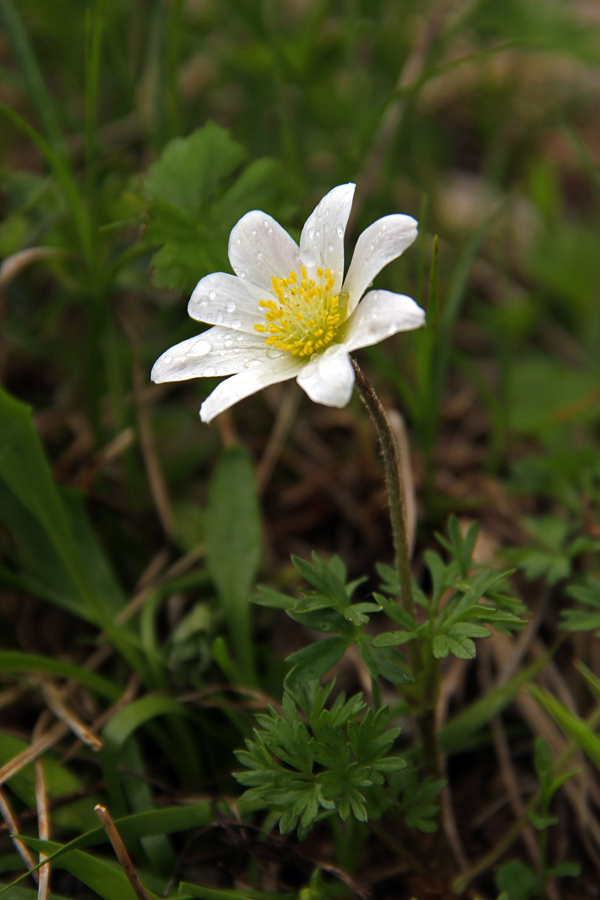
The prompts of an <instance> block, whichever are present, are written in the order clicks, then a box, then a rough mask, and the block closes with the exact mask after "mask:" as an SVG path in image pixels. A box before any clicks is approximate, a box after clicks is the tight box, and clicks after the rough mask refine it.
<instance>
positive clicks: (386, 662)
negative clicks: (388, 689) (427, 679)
mask: <svg viewBox="0 0 600 900" xmlns="http://www.w3.org/2000/svg"><path fill="white" fill-rule="evenodd" d="M358 649H359V652H360V657H361V659H362V661H363V662H364V664H365V665H366V667H367V669H368V670H369V673H370V675H371V677H372V678H375V679H378V678H379V677H380V676H383V678H387V680H388V681H390V682H391V683H392V684H413V683H414V679H413V678H412V676H411V675H409V673H408V672H407V671H406V669H405V668H404V664H405V663H406V659H405V657H404V656H403V655H402V653H400V651H399V650H396V648H395V647H389V646H383V647H378V646H375V645H374V642H373V644H371V643H370V638H369V637H368V635H361V637H360V639H359V642H358Z"/></svg>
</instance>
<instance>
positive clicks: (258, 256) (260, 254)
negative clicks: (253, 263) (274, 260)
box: [256, 250, 262, 259]
mask: <svg viewBox="0 0 600 900" xmlns="http://www.w3.org/2000/svg"><path fill="white" fill-rule="evenodd" d="M256 258H257V259H262V251H261V250H258V251H257V253H256Z"/></svg>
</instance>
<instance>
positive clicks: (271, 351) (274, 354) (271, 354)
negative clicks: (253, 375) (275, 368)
mask: <svg viewBox="0 0 600 900" xmlns="http://www.w3.org/2000/svg"><path fill="white" fill-rule="evenodd" d="M267 356H268V357H269V359H279V357H280V356H283V351H282V350H275V349H273V348H272V347H271V348H269V350H267Z"/></svg>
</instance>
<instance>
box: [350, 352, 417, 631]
mask: <svg viewBox="0 0 600 900" xmlns="http://www.w3.org/2000/svg"><path fill="white" fill-rule="evenodd" d="M352 365H353V366H354V374H355V376H356V386H357V388H358V392H359V394H360V398H361V400H362V402H363V403H364V404H365V406H366V407H367V409H368V411H369V415H370V416H371V418H372V420H373V423H374V425H375V428H376V429H377V435H378V437H379V442H380V444H381V452H382V455H383V464H384V468H385V480H386V484H387V492H388V499H389V504H390V519H391V522H392V536H393V540H394V551H395V563H396V569H397V572H398V578H399V580H400V598H401V601H402V607H403V609H404V610H405V611H406V612H407V613H408V614H409V615H411V616H414V610H415V601H414V598H413V590H412V576H411V573H410V556H409V552H408V539H407V536H406V512H405V505H404V490H403V486H402V480H401V475H400V452H399V450H398V445H397V443H396V440H395V438H394V434H393V432H392V429H391V426H390V423H389V421H388V418H387V416H386V414H385V410H384V408H383V406H382V405H381V403H380V401H379V398H378V397H377V394H376V393H375V391H374V390H373V388H372V387H371V384H370V383H369V382H368V381H367V379H366V378H365V376H364V374H363V372H362V370H361V368H360V367H359V365H358V363H357V362H356V361H355V360H352Z"/></svg>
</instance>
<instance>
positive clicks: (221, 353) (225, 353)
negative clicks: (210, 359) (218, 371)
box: [219, 350, 227, 359]
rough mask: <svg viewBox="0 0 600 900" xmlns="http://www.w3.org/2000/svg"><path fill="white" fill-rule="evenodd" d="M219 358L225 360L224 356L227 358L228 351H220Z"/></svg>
mask: <svg viewBox="0 0 600 900" xmlns="http://www.w3.org/2000/svg"><path fill="white" fill-rule="evenodd" d="M219 356H220V357H221V359H223V357H224V356H227V351H226V350H219Z"/></svg>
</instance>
